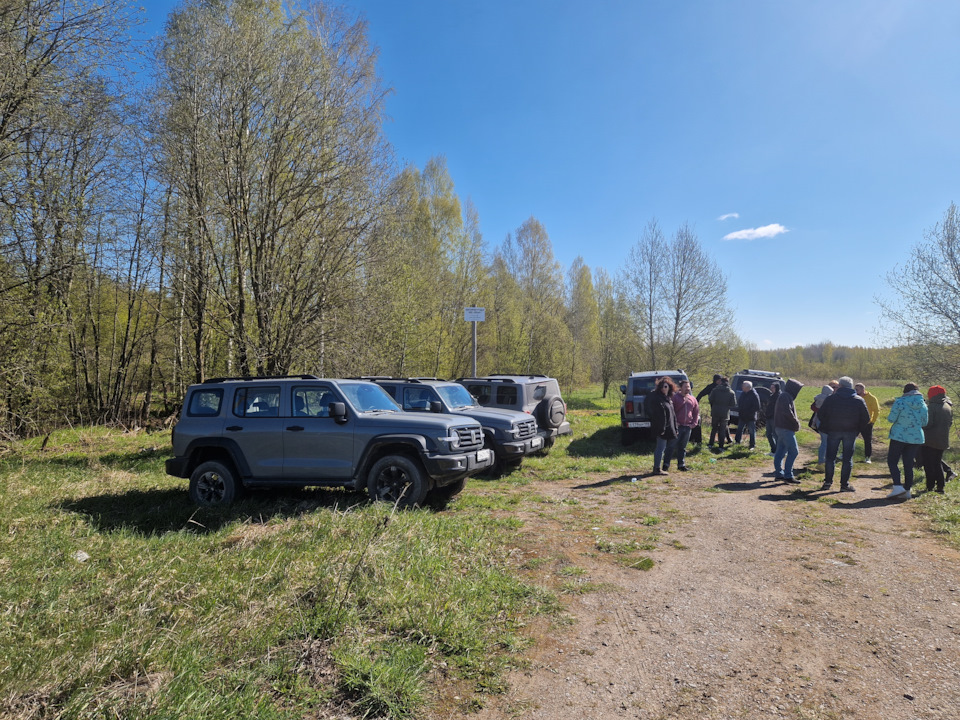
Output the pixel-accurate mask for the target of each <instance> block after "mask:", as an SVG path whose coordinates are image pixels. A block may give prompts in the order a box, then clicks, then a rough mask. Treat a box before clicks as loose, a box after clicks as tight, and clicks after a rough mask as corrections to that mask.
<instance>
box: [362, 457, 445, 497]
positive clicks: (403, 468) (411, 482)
mask: <svg viewBox="0 0 960 720" xmlns="http://www.w3.org/2000/svg"><path fill="white" fill-rule="evenodd" d="M430 487H431V482H430V480H429V479H428V478H427V477H426V475H425V473H424V472H423V470H422V469H421V468H420V466H419V465H418V464H417V463H416V462H415V461H413V460H411V459H410V458H408V457H405V456H404V455H386V456H384V457H382V458H380V459H379V460H377V462H375V463H374V464H373V467H372V468H370V474H369V476H368V480H367V492H369V493H370V497H371V498H372V499H373V500H376V501H379V502H388V503H390V504H391V505H396V506H397V507H400V508H412V507H420V506H421V505H423V501H424V499H425V498H426V497H427V492H429V490H430Z"/></svg>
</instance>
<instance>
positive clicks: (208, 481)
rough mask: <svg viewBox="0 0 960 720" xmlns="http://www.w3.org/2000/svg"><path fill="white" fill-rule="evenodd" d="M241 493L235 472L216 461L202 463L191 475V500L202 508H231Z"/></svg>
mask: <svg viewBox="0 0 960 720" xmlns="http://www.w3.org/2000/svg"><path fill="white" fill-rule="evenodd" d="M240 491H241V487H240V485H239V483H237V479H236V477H235V476H234V473H233V470H231V469H230V468H228V467H227V466H226V465H224V464H223V463H221V462H218V461H216V460H208V461H207V462H205V463H200V464H199V465H197V468H196V469H195V470H194V471H193V472H192V473H191V474H190V499H191V500H192V501H193V502H194V503H195V504H197V505H200V506H201V507H229V506H230V505H232V504H233V502H234V501H235V500H236V499H237V498H238V497H239V495H240Z"/></svg>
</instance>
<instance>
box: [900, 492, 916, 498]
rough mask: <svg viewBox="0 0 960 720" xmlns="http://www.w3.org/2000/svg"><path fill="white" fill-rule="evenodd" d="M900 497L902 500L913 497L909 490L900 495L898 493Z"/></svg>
mask: <svg viewBox="0 0 960 720" xmlns="http://www.w3.org/2000/svg"><path fill="white" fill-rule="evenodd" d="M900 497H902V498H903V499H904V500H909V499H910V498H912V497H913V495H911V494H910V491H909V490H904V491H903V492H902V493H900Z"/></svg>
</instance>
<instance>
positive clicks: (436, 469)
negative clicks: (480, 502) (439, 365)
mask: <svg viewBox="0 0 960 720" xmlns="http://www.w3.org/2000/svg"><path fill="white" fill-rule="evenodd" d="M172 441H173V453H174V455H175V456H176V457H174V458H172V459H170V460H167V463H166V471H167V474H169V475H173V476H175V477H181V478H190V498H191V499H192V500H193V501H194V502H195V503H197V504H198V505H214V506H215V505H229V504H230V503H232V502H233V501H234V500H235V499H236V498H237V497H238V496H239V495H240V494H241V493H242V491H243V490H244V489H246V488H254V487H276V486H283V485H288V486H301V487H302V486H308V485H332V486H344V487H348V488H351V489H354V490H363V489H366V490H367V491H368V492H369V493H370V496H371V497H372V498H373V499H375V500H383V501H386V502H390V503H395V504H397V505H399V506H401V507H412V506H416V505H422V504H423V503H424V502H425V501H426V500H428V499H430V500H431V502H435V503H442V502H445V501H446V500H449V499H450V498H451V497H453V495H455V494H456V493H458V492H460V490H462V489H463V486H464V481H465V479H466V478H467V477H469V476H470V475H475V474H476V473H479V472H482V471H484V470H486V469H487V468H489V467H490V466H491V465H492V464H493V453H492V452H491V451H490V450H488V449H485V448H484V447H483V429H482V428H481V426H480V423H478V422H477V421H476V420H473V419H471V418H469V417H465V416H463V415H433V414H430V415H417V414H413V413H407V412H403V411H402V410H401V409H400V408H399V406H398V405H397V404H396V403H395V402H394V401H393V399H392V398H391V397H390V396H389V395H387V393H386V392H384V390H383V389H382V388H381V387H380V386H378V385H376V384H374V383H372V382H367V381H363V380H334V379H321V378H318V377H316V376H314V375H298V376H292V377H256V378H252V377H241V378H214V379H211V380H207V381H205V382H203V383H201V384H199V385H192V386H191V387H190V388H189V389H188V390H187V396H186V398H185V400H184V405H183V410H182V412H181V414H180V419H179V421H178V422H177V424H176V426H175V427H174V429H173V437H172Z"/></svg>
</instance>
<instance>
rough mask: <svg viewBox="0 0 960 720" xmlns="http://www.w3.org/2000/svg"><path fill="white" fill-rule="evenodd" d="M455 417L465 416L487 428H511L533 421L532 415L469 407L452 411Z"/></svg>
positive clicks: (501, 409) (498, 409)
mask: <svg viewBox="0 0 960 720" xmlns="http://www.w3.org/2000/svg"><path fill="white" fill-rule="evenodd" d="M453 412H454V413H455V414H457V415H465V416H467V417H471V418H473V419H474V420H477V421H478V422H479V423H480V424H481V425H486V426H488V427H512V426H513V425H514V423H523V422H527V421H528V420H533V415H528V414H527V413H523V412H518V411H517V410H507V409H506V408H485V407H469V408H461V409H458V410H454V411H453Z"/></svg>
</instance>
